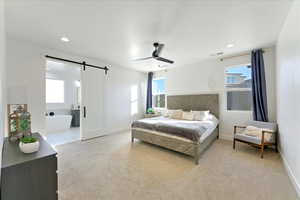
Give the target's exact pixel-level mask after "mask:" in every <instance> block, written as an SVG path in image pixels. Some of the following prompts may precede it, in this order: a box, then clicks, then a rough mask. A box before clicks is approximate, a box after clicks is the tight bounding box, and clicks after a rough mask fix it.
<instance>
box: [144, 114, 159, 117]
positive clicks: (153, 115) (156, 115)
mask: <svg viewBox="0 0 300 200" xmlns="http://www.w3.org/2000/svg"><path fill="white" fill-rule="evenodd" d="M159 116H161V114H158V113H155V114H147V113H146V114H144V118H151V117H159Z"/></svg>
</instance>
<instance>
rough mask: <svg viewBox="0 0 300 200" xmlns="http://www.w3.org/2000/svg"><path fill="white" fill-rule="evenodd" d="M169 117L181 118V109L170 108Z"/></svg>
mask: <svg viewBox="0 0 300 200" xmlns="http://www.w3.org/2000/svg"><path fill="white" fill-rule="evenodd" d="M169 117H170V118H172V119H182V110H172V112H171V114H170V116H169Z"/></svg>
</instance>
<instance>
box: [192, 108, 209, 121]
mask: <svg viewBox="0 0 300 200" xmlns="http://www.w3.org/2000/svg"><path fill="white" fill-rule="evenodd" d="M192 113H193V114H194V120H196V121H203V120H207V119H208V118H209V110H206V111H192Z"/></svg>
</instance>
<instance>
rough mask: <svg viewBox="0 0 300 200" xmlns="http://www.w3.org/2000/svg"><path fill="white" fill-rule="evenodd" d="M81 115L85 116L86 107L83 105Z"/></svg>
mask: <svg viewBox="0 0 300 200" xmlns="http://www.w3.org/2000/svg"><path fill="white" fill-rule="evenodd" d="M83 117H84V118H86V107H85V106H83Z"/></svg>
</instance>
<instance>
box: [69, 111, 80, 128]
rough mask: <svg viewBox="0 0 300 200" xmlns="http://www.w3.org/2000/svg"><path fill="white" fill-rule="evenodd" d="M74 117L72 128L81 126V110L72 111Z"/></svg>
mask: <svg viewBox="0 0 300 200" xmlns="http://www.w3.org/2000/svg"><path fill="white" fill-rule="evenodd" d="M71 115H72V123H71V125H72V127H79V126H80V110H71Z"/></svg>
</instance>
